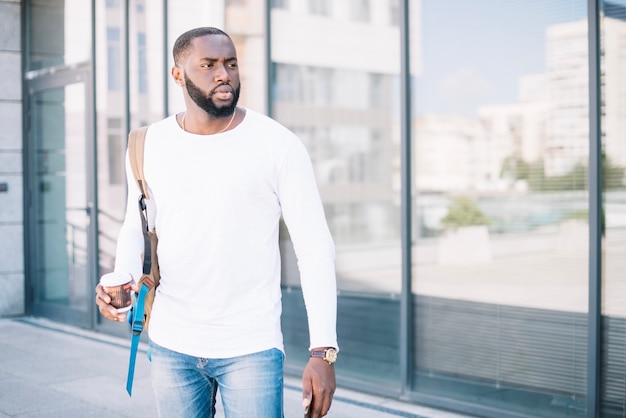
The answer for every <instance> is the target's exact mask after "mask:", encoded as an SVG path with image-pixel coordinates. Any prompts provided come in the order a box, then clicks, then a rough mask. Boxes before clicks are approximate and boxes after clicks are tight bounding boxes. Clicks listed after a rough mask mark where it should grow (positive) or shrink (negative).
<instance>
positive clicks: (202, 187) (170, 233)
mask: <svg viewBox="0 0 626 418" xmlns="http://www.w3.org/2000/svg"><path fill="white" fill-rule="evenodd" d="M144 155H145V160H144V173H145V177H146V181H147V183H148V186H149V194H150V200H149V201H148V212H149V217H150V224H151V227H152V226H154V227H156V230H157V234H158V237H159V245H158V257H159V267H160V271H161V282H160V285H159V287H158V288H157V295H156V298H155V302H154V305H153V311H152V317H151V319H150V331H149V334H150V339H151V340H153V341H154V342H155V343H157V344H159V345H161V346H163V347H166V348H169V349H171V350H174V351H177V352H180V353H184V354H189V355H193V356H198V357H205V358H228V357H234V356H239V355H243V354H249V353H254V352H258V351H262V350H266V349H270V348H278V349H281V350H283V339H282V332H281V327H280V315H281V289H280V253H279V245H278V229H279V220H280V217H281V214H282V216H283V219H284V221H285V224H286V225H287V228H288V229H289V233H290V236H291V239H292V242H293V244H294V249H295V251H296V256H297V258H298V267H299V270H300V276H301V285H302V290H303V294H304V299H305V304H306V308H307V315H308V325H309V333H310V341H309V343H310V347H327V346H330V347H337V336H336V316H337V308H336V299H337V298H336V281H335V267H334V256H335V252H334V244H333V240H332V238H331V235H330V233H329V230H328V227H327V224H326V220H325V217H324V211H323V206H322V203H321V199H320V197H319V192H318V189H317V185H316V182H315V178H314V173H313V169H312V166H311V161H310V158H309V156H308V154H307V152H306V149H305V148H304V146H303V144H302V143H301V141H300V140H299V139H298V138H297V137H296V136H295V135H294V134H293V133H291V132H290V131H289V130H287V129H286V128H285V127H283V126H282V125H280V124H279V123H277V122H275V121H273V120H272V119H270V118H268V117H266V116H264V115H262V114H260V113H257V112H254V111H252V110H249V109H246V115H245V118H244V120H243V121H242V122H241V123H240V124H239V125H238V126H237V127H235V128H234V129H232V130H230V131H227V132H224V133H221V134H216V135H206V136H205V135H195V134H191V133H188V132H185V131H183V130H182V129H181V128H180V126H179V125H178V123H177V122H176V118H175V117H174V116H171V117H168V118H167V119H164V120H162V121H160V122H158V123H155V124H153V125H151V126H150V128H149V129H148V132H147V136H146V144H145V153H144ZM126 171H127V181H128V188H129V196H128V206H127V210H126V217H125V220H124V224H123V226H122V229H121V231H120V235H119V238H118V243H117V255H116V263H115V271H119V272H130V273H131V274H132V276H133V277H134V278H135V279H136V280H138V279H139V277H141V268H142V267H141V266H142V263H141V254H142V253H143V249H144V248H143V236H142V232H141V224H140V217H139V212H138V209H137V199H138V195H139V192H138V189H137V186H136V184H135V181H134V178H133V176H132V171H131V170H130V164H129V162H128V156H127V158H126ZM303 326H304V324H303Z"/></svg>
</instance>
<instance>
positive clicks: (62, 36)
mask: <svg viewBox="0 0 626 418" xmlns="http://www.w3.org/2000/svg"><path fill="white" fill-rule="evenodd" d="M29 6H30V7H29V8H28V10H29V11H30V15H29V16H28V18H29V21H30V26H29V29H30V31H29V35H30V36H29V38H28V40H29V41H30V45H29V51H30V56H29V57H28V60H27V66H28V68H27V70H39V69H41V68H45V67H54V66H59V65H70V64H77V63H81V62H86V61H89V60H90V59H91V36H90V34H91V19H90V16H91V2H88V1H82V0H30V2H29Z"/></svg>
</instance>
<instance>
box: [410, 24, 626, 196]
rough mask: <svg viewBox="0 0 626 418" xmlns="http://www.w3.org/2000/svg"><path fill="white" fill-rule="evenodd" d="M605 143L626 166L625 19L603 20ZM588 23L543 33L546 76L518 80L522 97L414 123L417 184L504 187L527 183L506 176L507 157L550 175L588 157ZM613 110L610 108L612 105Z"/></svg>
mask: <svg viewBox="0 0 626 418" xmlns="http://www.w3.org/2000/svg"><path fill="white" fill-rule="evenodd" d="M603 29H604V38H603V48H604V50H610V51H611V54H608V55H604V56H603V62H602V74H603V75H602V77H603V78H602V83H603V88H602V95H603V97H602V102H603V121H602V126H603V143H604V149H605V151H606V153H607V155H609V156H610V158H611V162H612V163H613V164H615V165H619V166H626V95H625V94H624V92H625V91H626V22H624V21H622V20H618V19H612V18H605V19H604V28H603ZM587 42H588V40H587V21H586V20H580V21H576V22H568V23H562V24H556V25H552V26H550V27H548V28H547V32H546V51H545V55H546V69H545V73H544V74H533V75H526V76H523V77H521V78H520V79H519V85H518V101H517V102H515V103H510V104H505V105H495V106H482V107H479V108H478V110H477V113H478V118H476V119H472V118H467V117H461V116H449V115H428V116H421V117H418V118H417V119H416V120H415V121H414V123H415V138H416V142H415V146H414V152H415V171H416V174H415V184H416V186H417V187H418V189H420V190H423V191H442V192H454V191H472V190H473V191H499V190H504V189H510V188H512V187H517V188H518V189H521V190H524V186H523V185H521V184H519V183H517V184H515V183H513V182H512V181H511V179H506V178H502V177H503V176H502V168H503V165H504V163H505V160H506V159H507V158H509V157H513V158H518V159H521V160H523V161H525V162H527V163H535V162H538V161H541V162H543V165H544V170H545V175H546V176H558V175H564V174H567V173H569V172H570V171H571V170H572V169H573V168H574V167H575V166H576V164H584V165H587V162H588V158H589V104H588V103H589V68H588V67H589V64H588V45H587ZM607 109H608V110H607Z"/></svg>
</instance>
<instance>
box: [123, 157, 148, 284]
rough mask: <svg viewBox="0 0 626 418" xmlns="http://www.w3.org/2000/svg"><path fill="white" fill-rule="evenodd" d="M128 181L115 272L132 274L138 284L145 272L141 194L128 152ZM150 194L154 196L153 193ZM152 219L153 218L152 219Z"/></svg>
mask: <svg viewBox="0 0 626 418" xmlns="http://www.w3.org/2000/svg"><path fill="white" fill-rule="evenodd" d="M126 181H127V184H128V197H127V202H126V215H125V217H124V223H123V224H122V228H121V229H120V233H119V236H118V238H117V249H116V253H115V271H116V272H120V273H130V274H131V275H132V277H133V279H134V280H135V281H136V282H137V281H139V279H140V278H141V274H142V271H143V258H142V257H143V251H144V240H143V232H142V227H141V217H140V216H139V203H138V202H139V196H140V194H141V193H140V192H139V189H138V187H137V183H135V178H134V177H133V174H132V170H131V167H130V160H129V157H128V151H127V152H126ZM148 193H149V194H150V196H152V194H151V191H150V190H149V191H148ZM147 204H148V214H150V213H151V212H154V210H155V206H154V202H153V199H150V200H148V201H147ZM150 218H151V219H152V217H150Z"/></svg>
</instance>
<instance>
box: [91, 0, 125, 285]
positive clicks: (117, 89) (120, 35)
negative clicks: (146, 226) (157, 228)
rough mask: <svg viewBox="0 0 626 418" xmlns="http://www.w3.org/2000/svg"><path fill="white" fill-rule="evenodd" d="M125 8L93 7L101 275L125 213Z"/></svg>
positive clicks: (106, 0) (102, 3)
mask: <svg viewBox="0 0 626 418" xmlns="http://www.w3.org/2000/svg"><path fill="white" fill-rule="evenodd" d="M123 7H124V6H123V2H119V1H111V0H98V1H96V10H97V11H98V13H99V18H98V19H96V28H95V33H96V62H97V63H98V65H97V66H96V80H95V81H96V118H97V124H96V126H97V137H96V146H97V156H98V178H97V182H98V183H97V187H98V227H99V231H98V246H99V248H100V253H99V254H98V260H99V268H100V273H101V274H104V273H108V272H110V271H112V270H113V266H114V263H115V248H116V240H117V235H118V233H119V229H120V227H121V225H122V221H123V219H124V213H125V209H126V198H125V196H126V174H125V166H124V156H125V152H126V137H127V134H128V132H126V129H127V128H126V126H127V125H126V92H125V90H126V89H125V84H126V82H125V70H124V66H125V59H124V47H123V39H124V33H125V30H124V25H123V22H124V19H123V16H124V14H125V11H124V8H123Z"/></svg>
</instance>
